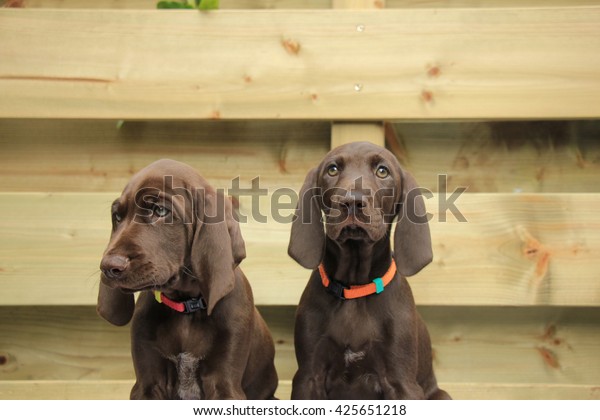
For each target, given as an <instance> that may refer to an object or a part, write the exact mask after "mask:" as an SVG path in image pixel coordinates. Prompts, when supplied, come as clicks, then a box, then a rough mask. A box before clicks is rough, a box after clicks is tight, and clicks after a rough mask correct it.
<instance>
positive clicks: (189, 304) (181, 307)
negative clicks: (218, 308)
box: [154, 290, 206, 314]
mask: <svg viewBox="0 0 600 420" xmlns="http://www.w3.org/2000/svg"><path fill="white" fill-rule="evenodd" d="M154 298H155V299H156V301H157V302H158V303H162V304H163V305H166V306H168V307H169V308H171V309H173V310H174V311H177V312H180V313H182V314H191V313H192V312H196V311H199V310H200V309H206V301H205V300H204V298H202V297H200V298H198V299H189V300H186V301H183V302H176V301H174V300H172V299H169V298H168V297H167V296H166V295H165V294H164V293H162V292H159V291H158V290H155V291H154Z"/></svg>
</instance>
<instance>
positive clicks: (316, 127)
mask: <svg viewBox="0 0 600 420" xmlns="http://www.w3.org/2000/svg"><path fill="white" fill-rule="evenodd" d="M330 133H331V127H330V123H329V122H290V121H285V122H284V121H262V122H247V121H220V122H211V121H209V122H206V121H205V122H192V121H177V122H175V121H152V122H142V121H126V122H124V123H123V124H122V125H121V127H120V128H117V122H116V121H98V120H0V148H1V149H2V153H1V154H0V191H5V192H8V191H14V192H25V191H37V192H40V191H41V192H45V191H48V192H61V191H64V192H78V191H85V192H107V191H109V192H115V191H122V190H123V188H124V187H125V185H126V184H127V182H128V181H129V179H130V178H131V176H132V175H133V174H134V173H135V172H137V171H139V170H140V169H142V168H143V167H144V166H146V165H148V164H149V163H151V162H153V161H155V160H158V159H161V158H171V159H176V160H180V161H183V162H186V163H188V164H189V165H191V166H193V167H194V168H196V169H197V170H198V171H199V172H200V173H201V174H202V175H203V176H204V177H205V178H206V179H207V180H208V181H209V182H210V183H211V184H212V185H213V186H215V187H220V188H231V185H232V180H233V179H235V178H236V177H239V178H240V184H241V186H242V187H249V186H250V185H251V180H252V179H254V178H256V177H259V178H260V184H261V186H262V187H263V188H276V187H290V186H293V185H297V184H299V183H301V182H302V181H303V180H304V177H305V175H306V173H307V172H308V170H309V169H311V168H312V167H313V166H315V165H317V164H318V163H319V161H320V160H321V158H322V157H323V156H324V155H325V153H327V151H328V150H329V141H330Z"/></svg>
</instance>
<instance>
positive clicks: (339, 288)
mask: <svg viewBox="0 0 600 420" xmlns="http://www.w3.org/2000/svg"><path fill="white" fill-rule="evenodd" d="M319 274H321V281H322V283H323V286H324V287H325V288H326V289H327V290H328V291H329V292H331V293H333V294H334V295H335V296H337V297H338V298H340V299H342V300H344V299H356V298H361V297H364V296H369V295H373V294H379V293H381V292H383V289H384V288H385V287H386V286H387V285H388V284H390V282H391V281H392V280H393V279H394V277H395V275H396V263H395V262H394V259H393V258H392V263H391V264H390V268H388V271H387V272H386V273H385V274H384V275H383V277H377V278H376V279H374V280H373V281H372V282H371V283H368V284H365V285H362V286H350V287H347V286H344V285H343V284H341V283H339V282H337V281H331V280H329V277H327V273H326V272H325V267H324V266H323V263H321V264H319Z"/></svg>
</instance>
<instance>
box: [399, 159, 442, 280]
mask: <svg viewBox="0 0 600 420" xmlns="http://www.w3.org/2000/svg"><path fill="white" fill-rule="evenodd" d="M400 172H401V175H402V192H401V194H400V201H399V204H400V210H399V212H398V222H397V224H396V231H395V232H394V258H395V260H396V266H397V267H398V272H399V273H400V274H402V275H403V276H412V275H414V274H417V273H418V272H419V271H421V269H422V268H423V267H425V266H426V265H427V264H429V263H430V262H431V261H432V259H433V250H432V249H431V235H430V233H429V223H428V222H427V214H426V213H427V210H426V208H425V202H424V200H423V196H422V195H421V192H420V191H419V186H418V185H417V182H416V181H415V179H414V178H413V176H412V175H411V174H409V173H408V172H406V171H404V170H400Z"/></svg>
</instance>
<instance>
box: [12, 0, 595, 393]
mask: <svg viewBox="0 0 600 420" xmlns="http://www.w3.org/2000/svg"><path fill="white" fill-rule="evenodd" d="M221 3H223V4H222V8H223V9H227V10H220V11H213V12H209V13H200V12H196V11H157V10H151V9H153V8H154V2H153V1H142V0H127V1H110V0H98V1H94V2H86V1H82V0H64V1H59V0H55V1H53V0H37V1H34V0H30V1H26V3H25V5H26V7H25V8H22V9H12V8H5V9H0V214H2V217H0V290H2V292H1V293H0V398H12V399H21V398H25V399H30V398H31V399H44V398H64V399H77V398H85V399H90V398H111V399H112V398H127V397H128V395H129V389H130V387H131V385H132V383H133V368H132V364H131V356H130V352H129V345H130V343H129V332H128V328H117V327H113V326H110V325H109V324H107V323H106V322H104V321H103V320H101V319H100V318H99V317H98V316H97V315H96V313H95V308H94V304H95V300H96V293H97V287H98V281H99V270H98V265H99V261H100V258H101V255H102V251H103V249H104V247H105V246H106V243H107V240H108V237H109V233H110V217H109V209H110V203H111V202H112V200H113V199H114V198H115V197H116V196H118V194H119V192H120V191H121V189H122V188H123V186H124V185H125V184H126V182H127V180H128V179H129V178H130V177H131V175H132V174H133V173H135V172H136V171H137V170H139V169H140V168H142V167H143V166H145V165H146V164H148V163H150V162H152V161H154V160H156V159H158V158H162V157H170V158H174V159H178V160H182V161H185V162H187V163H189V164H191V165H192V166H194V167H196V168H197V169H198V170H199V171H200V172H201V173H202V174H203V175H204V176H205V177H206V178H207V179H209V181H210V182H211V183H212V184H213V185H215V186H217V187H220V188H231V186H232V180H233V179H235V178H237V177H239V179H240V185H241V186H242V187H243V188H250V187H251V185H252V179H254V178H256V177H260V186H261V188H266V189H268V190H269V194H268V195H267V196H265V197H261V198H260V201H259V207H258V209H259V210H260V212H261V214H262V215H265V216H266V217H267V221H266V223H260V222H259V221H257V220H256V219H254V220H252V218H250V220H249V222H248V223H246V224H243V225H242V232H243V235H244V238H245V240H246V244H247V251H248V258H247V259H246V260H245V261H244V262H243V264H242V268H243V269H244V271H245V273H246V274H247V276H248V277H249V279H250V282H251V283H252V286H253V289H254V292H255V298H256V301H257V304H258V305H259V309H260V310H261V312H262V313H263V315H264V316H265V318H266V320H267V322H268V324H269V326H270V328H271V330H272V332H273V335H274V338H275V341H276V350H277V356H276V357H277V360H276V363H277V368H278V371H279V375H280V378H281V382H280V388H279V391H278V396H279V397H280V398H288V397H289V392H290V382H291V378H292V375H293V373H294V371H295V367H296V365H295V358H294V351H293V334H292V331H293V317H294V310H295V305H296V303H297V302H298V299H299V296H300V293H301V291H302V290H303V288H304V286H305V284H306V281H307V279H308V275H309V273H308V271H307V270H304V269H302V268H301V267H300V266H298V265H297V264H296V263H294V262H293V261H292V260H291V259H290V258H289V257H288V256H287V253H286V249H287V240H288V237H289V229H290V226H289V223H285V222H284V221H282V220H280V219H281V217H279V216H282V217H285V216H289V214H290V212H291V211H289V210H288V211H282V212H281V213H282V214H281V215H279V214H274V213H273V212H274V207H273V206H272V205H271V204H272V200H275V199H276V197H275V196H274V195H273V192H274V191H275V190H276V189H278V188H291V189H292V190H295V191H298V190H299V187H300V185H301V183H302V181H303V179H304V176H305V174H306V172H307V171H308V170H309V169H310V168H311V167H313V166H314V165H316V164H317V163H318V162H319V161H320V159H321V157H322V156H323V155H324V154H325V153H326V152H327V150H329V148H330V147H331V146H332V145H335V144H340V143H345V142H348V141H354V140H362V139H366V140H369V141H374V142H376V143H380V144H383V143H384V141H385V144H386V145H387V147H388V148H389V149H390V150H392V151H393V152H394V153H395V154H396V155H397V156H398V158H399V159H400V161H401V162H402V163H403V164H404V165H405V166H406V167H407V168H408V169H409V170H410V171H411V172H412V173H413V174H414V175H415V177H416V178H417V180H418V182H419V183H420V185H421V186H423V187H426V188H428V189H429V190H431V191H432V192H433V193H434V194H433V196H432V197H431V198H429V199H428V200H426V204H427V208H428V211H429V212H430V213H431V214H432V215H433V220H432V224H431V229H432V236H433V246H434V261H433V263H432V264H431V265H430V266H429V267H427V268H426V269H425V270H423V271H422V272H421V273H420V274H418V275H417V276H415V277H413V278H411V279H410V282H411V286H412V288H413V291H414V293H415V297H416V300H417V303H418V305H419V310H420V312H421V313H422V315H423V317H424V319H425V321H426V322H427V324H428V326H429V329H430V332H431V334H432V340H433V346H434V353H435V369H436V372H437V375H438V379H439V381H440V382H441V383H442V384H443V386H444V387H445V388H446V389H447V390H448V391H449V392H450V393H451V394H452V395H453V396H454V397H455V398H464V399H476V398H485V399H494V398H509V399H511V398H545V399H580V398H581V399H589V398H600V364H599V363H598V354H599V352H600V310H599V308H598V307H599V306H600V264H599V261H600V217H599V216H598V214H599V213H598V209H599V208H600V184H599V182H598V181H599V180H600V141H599V140H600V123H599V122H598V121H597V120H594V119H596V118H599V117H600V72H599V71H598V69H600V1H591V0H590V1H566V0H562V1H561V0H553V1H551V0H546V1H542V0H531V1H525V2H518V1H499V0H496V1H494V0H486V1H474V0H473V1H469V0H464V1H452V2H441V1H434V0H432V1H417V0H412V1H410V0H406V1H401V0H396V1H391V0H388V1H387V3H386V4H384V2H382V1H374V2H369V1H355V2H347V1H346V2H344V1H334V2H329V1H324V0H313V1H310V2H300V1H293V0H289V1H284V0H281V1H277V0H270V1H268V0H262V1H259V0H255V1H250V0H248V1H241V0H239V1H231V2H227V1H225V0H221ZM383 6H386V8H385V10H360V8H361V7H362V8H365V7H371V8H374V9H381V8H383ZM249 8H252V9H253V10H250V9H249ZM144 9H147V10H144ZM300 9H302V10H300ZM459 187H467V192H465V193H464V194H462V195H460V196H458V198H457V199H456V200H455V201H454V203H455V205H456V208H457V209H458V210H459V211H460V214H461V215H462V217H464V218H465V219H466V220H467V221H466V222H461V221H459V220H458V218H457V217H456V215H455V214H453V213H452V212H450V211H446V208H445V207H444V206H443V203H444V201H445V200H446V201H449V200H452V196H451V194H452V193H453V191H454V190H455V189H456V188H459ZM251 200H252V198H251V197H250V196H245V197H240V204H241V211H242V213H245V214H250V213H251V211H252V206H251ZM440 203H442V205H441V204H440Z"/></svg>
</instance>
